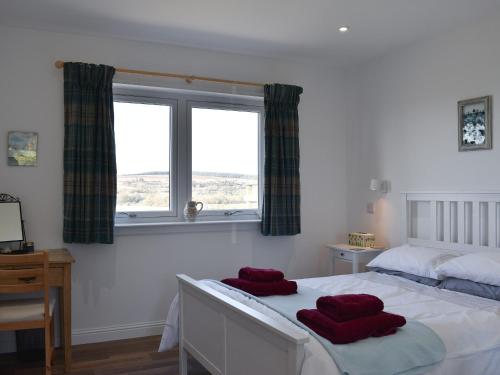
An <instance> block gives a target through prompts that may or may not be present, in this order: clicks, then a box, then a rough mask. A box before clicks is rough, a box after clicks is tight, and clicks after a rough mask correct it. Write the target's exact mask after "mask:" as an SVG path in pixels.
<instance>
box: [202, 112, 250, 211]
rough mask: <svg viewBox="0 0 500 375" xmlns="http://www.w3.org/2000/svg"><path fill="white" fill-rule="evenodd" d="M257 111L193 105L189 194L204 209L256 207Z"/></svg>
mask: <svg viewBox="0 0 500 375" xmlns="http://www.w3.org/2000/svg"><path fill="white" fill-rule="evenodd" d="M258 155H259V114H258V113H257V112H242V111H234V110H222V109H207V108H193V109H192V171H193V172H192V197H193V200H196V201H201V202H203V204H204V208H205V209H207V210H235V209H236V210H237V209H257V208H258V197H259V193H258V169H259V157H258Z"/></svg>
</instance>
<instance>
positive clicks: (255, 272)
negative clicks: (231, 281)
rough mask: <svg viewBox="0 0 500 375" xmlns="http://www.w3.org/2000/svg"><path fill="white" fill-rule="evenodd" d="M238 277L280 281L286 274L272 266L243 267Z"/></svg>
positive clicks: (250, 279)
mask: <svg viewBox="0 0 500 375" xmlns="http://www.w3.org/2000/svg"><path fill="white" fill-rule="evenodd" d="M238 277H239V278H240V279H245V280H249V281H280V280H283V279H284V277H285V275H284V274H283V272H281V271H278V270H274V269H272V268H267V269H266V268H252V267H243V268H241V269H240V272H238Z"/></svg>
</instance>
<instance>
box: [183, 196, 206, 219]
mask: <svg viewBox="0 0 500 375" xmlns="http://www.w3.org/2000/svg"><path fill="white" fill-rule="evenodd" d="M198 205H200V209H198ZM201 210H203V203H202V202H196V201H187V202H186V206H185V207H184V218H185V219H186V220H187V221H195V220H196V217H197V216H198V214H199V213H200V212H201Z"/></svg>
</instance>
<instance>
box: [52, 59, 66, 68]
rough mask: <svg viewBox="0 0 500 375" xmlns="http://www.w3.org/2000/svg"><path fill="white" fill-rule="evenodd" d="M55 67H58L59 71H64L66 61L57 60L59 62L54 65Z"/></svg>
mask: <svg viewBox="0 0 500 375" xmlns="http://www.w3.org/2000/svg"><path fill="white" fill-rule="evenodd" d="M54 65H55V67H56V68H57V69H62V68H64V61H62V60H57V61H56V62H55V63H54Z"/></svg>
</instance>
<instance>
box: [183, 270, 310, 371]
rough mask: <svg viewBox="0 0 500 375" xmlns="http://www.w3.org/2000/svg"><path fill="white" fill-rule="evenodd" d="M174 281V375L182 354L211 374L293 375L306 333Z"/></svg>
mask: <svg viewBox="0 0 500 375" xmlns="http://www.w3.org/2000/svg"><path fill="white" fill-rule="evenodd" d="M177 279H178V282H179V303H180V312H179V356H180V374H181V375H187V353H189V354H191V355H192V356H193V357H194V358H195V359H196V360H197V361H198V362H200V363H201V364H202V365H203V366H204V367H205V368H206V369H207V370H208V371H210V373H211V374H213V375H216V374H220V375H247V374H248V375H267V374H269V375H271V374H272V375H299V374H300V369H301V365H302V360H303V356H304V343H306V342H308V341H309V335H308V334H307V333H305V332H303V331H302V330H299V329H298V328H297V329H293V328H292V327H288V326H286V325H284V324H281V323H279V322H277V321H275V320H274V319H271V318H269V317H267V316H265V315H264V314H261V313H259V312H257V311H255V310H253V309H251V308H250V307H248V306H245V305H243V304H241V303H239V302H237V301H234V300H233V299H231V298H229V297H227V296H225V295H223V294H221V293H219V292H217V291H215V290H213V289H211V288H209V287H207V286H205V285H203V284H202V283H200V282H198V281H196V280H194V279H192V278H190V277H188V276H186V275H177Z"/></svg>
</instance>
